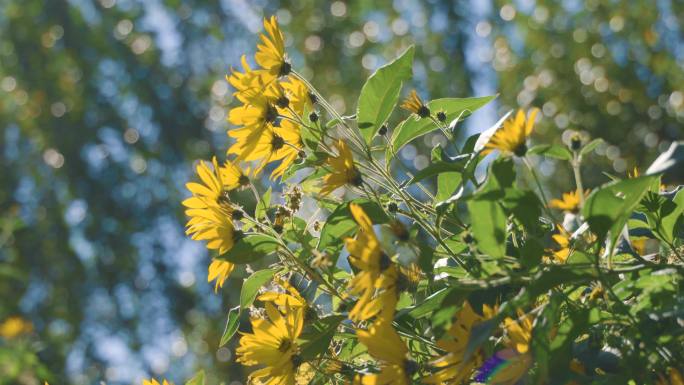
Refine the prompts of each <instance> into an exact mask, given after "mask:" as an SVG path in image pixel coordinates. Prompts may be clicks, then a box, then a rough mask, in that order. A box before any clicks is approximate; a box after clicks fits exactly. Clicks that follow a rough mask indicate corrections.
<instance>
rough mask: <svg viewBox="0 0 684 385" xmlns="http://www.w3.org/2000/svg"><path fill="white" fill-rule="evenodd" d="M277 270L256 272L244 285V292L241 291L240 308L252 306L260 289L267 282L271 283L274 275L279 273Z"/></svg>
mask: <svg viewBox="0 0 684 385" xmlns="http://www.w3.org/2000/svg"><path fill="white" fill-rule="evenodd" d="M277 271H278V270H276V269H265V270H259V271H257V272H254V273H253V274H252V275H250V276H249V277H248V278H247V279H246V280H245V282H244V283H243V284H242V291H240V308H242V309H246V308H248V307H250V306H252V303H254V300H255V299H256V297H257V294H258V293H259V289H261V287H262V286H264V284H265V283H266V282H269V281H270V280H271V279H272V278H273V275H274V274H275V273H276V272H277Z"/></svg>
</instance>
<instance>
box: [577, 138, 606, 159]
mask: <svg viewBox="0 0 684 385" xmlns="http://www.w3.org/2000/svg"><path fill="white" fill-rule="evenodd" d="M601 143H603V139H601V138H596V139H594V140H592V141H591V142H589V143H587V145H586V146H584V147H582V150H581V151H580V155H587V154H588V153H590V152H592V151H594V150H595V149H596V147H598V146H599V145H601Z"/></svg>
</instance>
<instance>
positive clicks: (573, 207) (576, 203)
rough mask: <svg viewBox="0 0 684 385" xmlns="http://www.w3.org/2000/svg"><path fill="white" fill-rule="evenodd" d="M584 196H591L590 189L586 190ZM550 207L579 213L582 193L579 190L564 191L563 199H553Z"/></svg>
mask: <svg viewBox="0 0 684 385" xmlns="http://www.w3.org/2000/svg"><path fill="white" fill-rule="evenodd" d="M584 196H585V197H587V196H589V190H586V191H585V192H584ZM549 207H554V208H557V209H559V210H563V211H565V212H568V213H575V214H576V213H577V212H578V211H579V209H580V195H579V193H578V192H577V190H572V191H569V192H566V193H563V198H562V199H551V201H550V202H549Z"/></svg>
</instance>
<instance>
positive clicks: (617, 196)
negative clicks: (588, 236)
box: [582, 176, 658, 248]
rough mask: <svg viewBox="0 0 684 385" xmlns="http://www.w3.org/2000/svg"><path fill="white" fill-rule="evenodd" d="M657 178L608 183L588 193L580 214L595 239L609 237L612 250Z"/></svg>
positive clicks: (643, 177) (640, 178) (644, 177)
mask: <svg viewBox="0 0 684 385" xmlns="http://www.w3.org/2000/svg"><path fill="white" fill-rule="evenodd" d="M657 179H658V176H642V177H639V178H633V179H626V180H622V181H617V182H611V183H609V184H607V185H605V186H603V187H601V188H599V189H596V190H594V191H593V192H592V194H591V195H590V196H589V198H587V201H586V202H585V204H584V209H583V210H582V214H583V215H584V217H585V218H586V219H587V222H588V223H589V227H590V228H591V230H592V231H593V232H594V233H595V234H596V235H597V236H598V237H599V239H605V238H606V237H607V236H608V235H610V238H609V239H610V240H611V247H613V248H614V247H615V243H616V241H617V239H618V237H619V235H620V232H621V231H622V228H623V226H624V225H625V223H627V220H628V219H629V217H630V215H631V214H632V212H633V211H634V208H635V207H636V206H637V205H638V204H639V201H640V200H641V198H642V197H643V196H644V194H645V193H646V191H648V189H649V187H650V186H652V184H653V181H655V180H657Z"/></svg>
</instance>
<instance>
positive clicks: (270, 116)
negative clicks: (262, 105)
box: [264, 104, 278, 123]
mask: <svg viewBox="0 0 684 385" xmlns="http://www.w3.org/2000/svg"><path fill="white" fill-rule="evenodd" d="M276 119H278V111H277V110H276V109H275V107H273V106H272V105H270V104H269V105H268V107H266V113H265V114H264V120H265V121H266V122H267V123H273V122H275V121H276Z"/></svg>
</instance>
